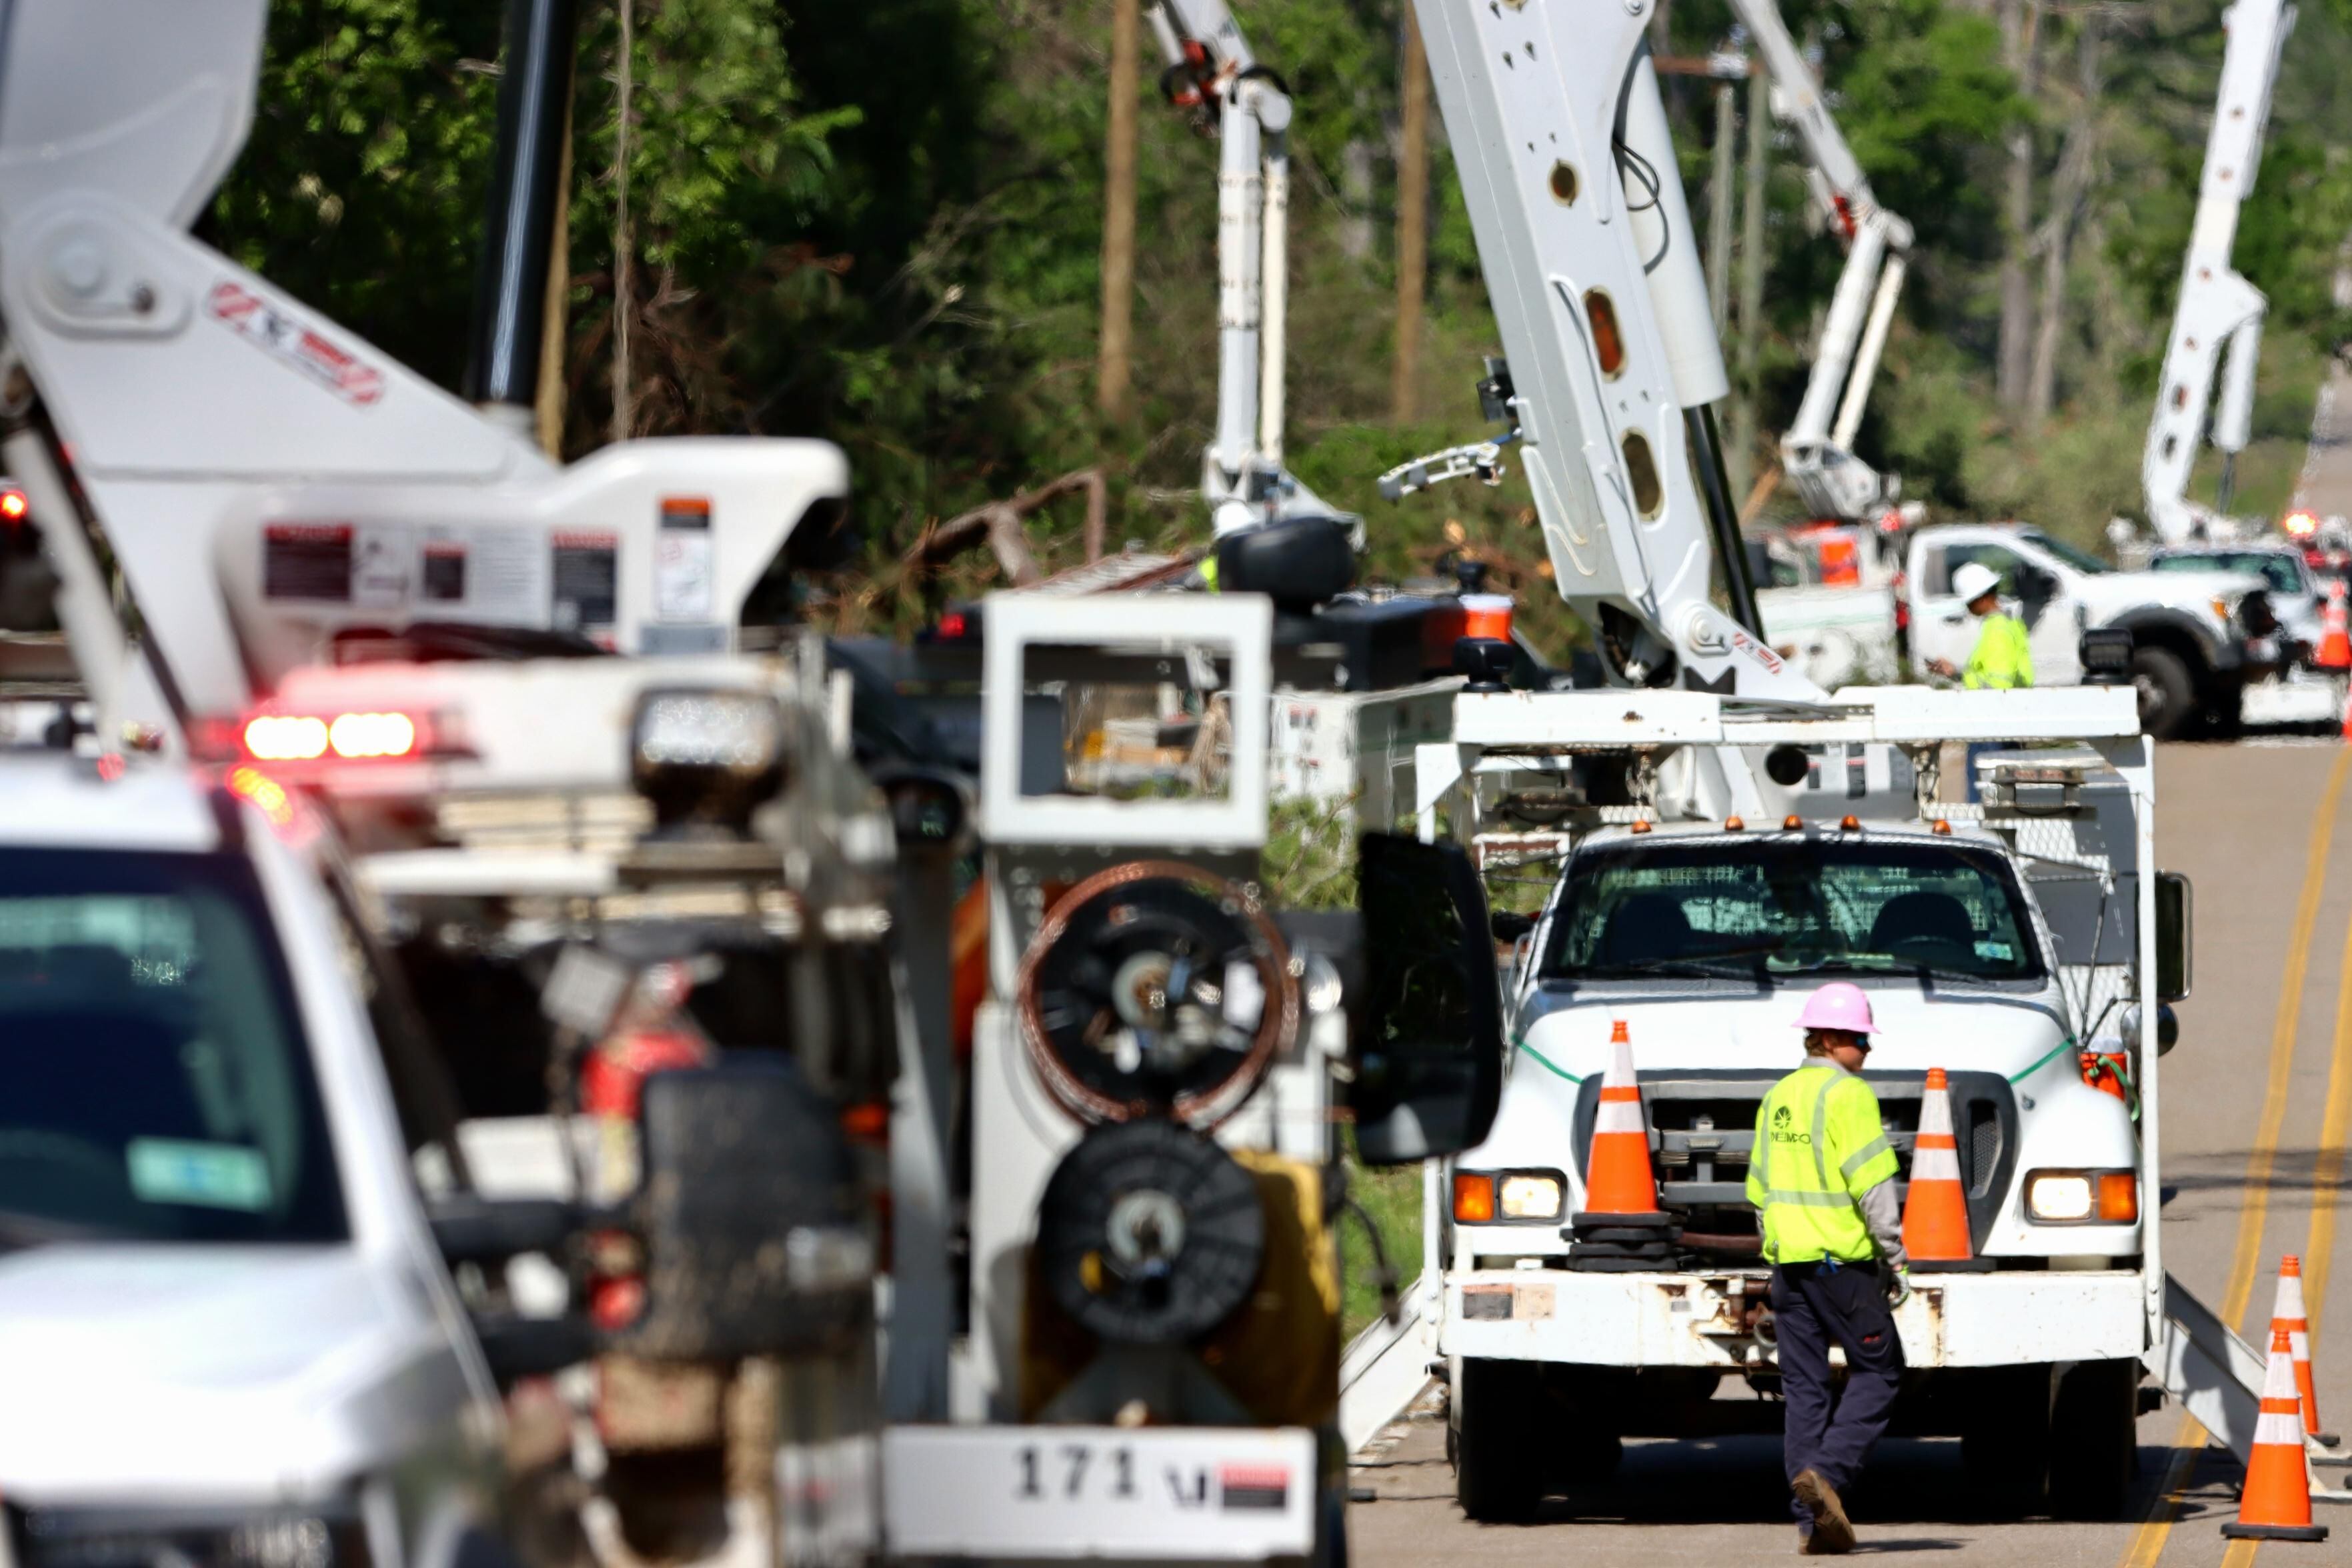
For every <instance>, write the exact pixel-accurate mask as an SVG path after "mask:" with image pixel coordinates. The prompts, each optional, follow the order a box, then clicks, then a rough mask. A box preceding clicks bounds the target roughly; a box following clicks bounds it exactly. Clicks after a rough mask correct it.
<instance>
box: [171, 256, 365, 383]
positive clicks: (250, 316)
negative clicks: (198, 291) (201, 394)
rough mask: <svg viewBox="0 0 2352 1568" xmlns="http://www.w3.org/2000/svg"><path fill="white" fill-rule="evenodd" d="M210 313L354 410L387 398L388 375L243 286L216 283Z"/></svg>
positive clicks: (207, 307) (209, 299)
mask: <svg viewBox="0 0 2352 1568" xmlns="http://www.w3.org/2000/svg"><path fill="white" fill-rule="evenodd" d="M205 314H206V315H208V316H210V317H212V319H214V320H215V321H218V322H221V323H222V324H223V325H225V326H226V327H228V328H229V329H232V330H234V331H235V332H236V334H237V335H238V336H239V337H241V338H243V339H245V340H247V342H249V343H257V344H259V345H260V346H261V347H262V348H264V349H267V350H269V351H270V353H272V354H274V355H276V356H277V357H278V359H279V360H280V361H284V362H285V363H287V364H289V365H291V366H293V367H294V368H295V369H296V370H298V371H301V372H302V373H303V374H304V375H306V376H308V377H310V379H311V380H312V381H314V382H317V383H318V384H319V385H320V386H322V387H324V388H326V389H327V390H328V391H329V392H332V393H334V394H335V395H336V396H337V397H339V398H341V399H342V400H343V401H344V402H348V403H351V404H352V405H353V406H354V407H358V408H366V407H368V406H369V405H370V404H372V403H373V402H375V401H376V400H377V399H379V398H381V397H383V371H379V370H377V369H376V368H375V367H374V366H373V365H371V364H368V363H367V362H365V361H362V360H361V359H360V358H359V356H357V355H356V354H353V353H352V351H351V350H348V349H345V348H343V347H341V345H340V344H337V343H335V342H333V341H332V340H330V339H328V338H327V337H326V336H325V335H324V334H323V333H320V331H319V330H317V329H315V328H312V327H310V326H309V325H307V324H305V323H304V322H303V321H302V320H301V319H299V318H297V317H295V316H293V315H291V314H290V313H289V312H287V311H284V310H281V309H279V308H278V307H276V306H274V305H272V304H270V303H269V302H268V301H267V300H265V299H263V298H261V296H259V295H258V294H256V293H255V292H254V291H253V290H251V289H250V288H247V287H245V286H244V285H243V284H241V283H237V282H235V281H232V280H227V279H224V280H223V281H221V282H219V283H216V284H215V285H214V286H213V291H212V292H211V293H210V294H208V295H206V296H205Z"/></svg>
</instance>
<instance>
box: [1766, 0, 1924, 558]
mask: <svg viewBox="0 0 2352 1568" xmlns="http://www.w3.org/2000/svg"><path fill="white" fill-rule="evenodd" d="M1732 9H1733V10H1734V11H1735V12H1737V13H1738V16H1739V19H1740V21H1741V22H1742V23H1743V24H1745V25H1746V26H1747V28H1748V33H1749V34H1750V35H1751V36H1752V37H1754V38H1755V40H1756V46H1757V49H1758V51H1759V53H1761V54H1762V55H1763V57H1764V66H1765V69H1766V70H1767V71H1769V73H1770V75H1771V78H1772V85H1773V87H1774V89H1777V91H1778V93H1779V96H1780V102H1781V107H1782V108H1783V110H1784V111H1785V112H1786V114H1787V116H1788V118H1789V120H1790V122H1791V123H1792V124H1794V125H1795V126H1796V128H1797V135H1798V136H1799V138H1800V139H1801V140H1802V141H1803V142H1804V144H1805V152H1806V156H1807V157H1808V158H1810V159H1811V162H1812V166H1813V172H1814V175H1815V178H1816V181H1817V183H1818V187H1819V190H1820V193H1821V195H1822V204H1823V205H1824V206H1825V207H1827V209H1828V211H1829V217H1830V221H1831V223H1832V225H1833V226H1834V227H1835V228H1836V229H1837V231H1838V235H1839V237H1840V238H1841V239H1842V240H1843V242H1844V243H1845V246H1846V260H1845V270H1844V271H1843V272H1842V273H1840V274H1839V275H1838V284H1837V290H1836V292H1835V293H1833V294H1832V295H1831V297H1830V310H1829V317H1828V319H1827V320H1826V321H1824V322H1823V323H1822V340H1821V347H1820V349H1819V350H1818V352H1817V353H1816V355H1815V357H1814V360H1813V370H1812V374H1811V377H1810V378H1809V379H1808V380H1807V381H1806V382H1805V396H1804V401H1803V402H1801V403H1800V404H1798V407H1797V419H1796V423H1793V424H1791V425H1790V427H1789V429H1788V431H1787V433H1786V434H1783V435H1782V436H1781V437H1780V466H1781V469H1782V471H1783V472H1784V473H1786V474H1787V475H1788V476H1789V479H1790V482H1791V483H1792V484H1794V485H1795V486H1797V493H1798V494H1799V495H1800V496H1801V497H1804V501H1805V504H1806V505H1807V506H1808V507H1811V508H1812V509H1813V511H1814V512H1815V514H1817V515H1819V516H1822V517H1837V518H1840V519H1843V520H1845V521H1852V522H1860V521H1864V520H1866V519H1869V518H1870V517H1873V516H1874V514H1876V513H1878V512H1880V511H1883V510H1884V509H1885V507H1887V506H1888V505H1890V504H1891V503H1892V502H1893V501H1894V500H1895V497H1896V494H1897V491H1898V486H1897V484H1896V482H1895V479H1894V478H1893V477H1892V476H1882V475H1880V474H1879V473H1877V472H1876V471H1875V470H1874V469H1873V468H1872V467H1871V466H1870V465H1868V464H1866V463H1864V462H1863V461H1862V460H1861V459H1860V458H1858V457H1856V456H1854V455H1853V439H1854V435H1855V434H1856V433H1857V432H1858V431H1859V430H1860V429H1861V428H1862V414H1863V410H1864V407H1865V406H1866V405H1867V404H1868V403H1869V402H1870V388H1871V383H1872V382H1874V381H1875V380H1876V379H1877V375H1878V360H1879V355H1880V354H1881V353H1882V352H1884V351H1885V347H1886V334H1887V332H1888V330H1889V329H1891V328H1892V327H1893V326H1894V323H1895V305H1896V302H1897V301H1898V300H1899V299H1900V298H1902V294H1903V279H1904V275H1905V273H1906V271H1907V270H1908V269H1909V267H1910V255H1911V225H1909V224H1907V223H1906V222H1904V221H1903V220H1902V219H1901V218H1899V217H1896V216H1895V214H1893V213H1890V212H1888V211H1887V210H1886V209H1885V208H1884V207H1882V206H1880V205H1879V204H1878V198H1877V197H1876V196H1875V195H1874V194H1873V193H1872V192H1871V189H1870V181H1869V180H1868V179H1867V178H1866V177H1865V176H1864V174H1863V172H1862V165H1861V164H1860V163H1858V162H1855V160H1854V156H1853V149H1852V148H1850V147H1848V146H1847V145H1846V143H1845V138H1844V137H1843V136H1842V135H1840V134H1839V133H1838V128H1837V121H1836V120H1833V119H1832V118H1831V116H1830V111H1829V107H1828V106H1827V105H1826V104H1824V103H1823V102H1822V94H1821V89H1820V88H1819V87H1817V86H1816V85H1815V83H1814V81H1813V73H1812V71H1811V68H1809V67H1808V66H1807V65H1806V64H1805V58H1804V57H1803V56H1802V55H1801V54H1800V53H1799V52H1798V50H1797V46H1796V44H1795V42H1794V41H1793V40H1791V39H1790V37H1789V29H1788V28H1787V27H1786V26H1783V25H1782V23H1781V21H1780V9H1779V7H1778V6H1776V5H1774V4H1773V0H1733V3H1732ZM1753 133H1754V132H1753V131H1751V132H1750V134H1753Z"/></svg>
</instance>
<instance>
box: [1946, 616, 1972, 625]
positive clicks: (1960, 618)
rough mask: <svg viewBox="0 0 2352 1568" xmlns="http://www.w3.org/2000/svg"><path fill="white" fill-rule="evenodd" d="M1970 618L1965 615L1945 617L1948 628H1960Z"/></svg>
mask: <svg viewBox="0 0 2352 1568" xmlns="http://www.w3.org/2000/svg"><path fill="white" fill-rule="evenodd" d="M1967 619H1968V617H1967V616H1965V615H1947V616H1945V617H1944V624H1945V625H1947V626H1958V624H1959V623H1960V622H1963V621H1966V620H1967Z"/></svg>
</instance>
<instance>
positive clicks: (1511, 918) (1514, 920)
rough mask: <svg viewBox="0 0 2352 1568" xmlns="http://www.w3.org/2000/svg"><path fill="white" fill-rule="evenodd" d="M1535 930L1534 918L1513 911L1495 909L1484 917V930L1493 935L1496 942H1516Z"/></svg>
mask: <svg viewBox="0 0 2352 1568" xmlns="http://www.w3.org/2000/svg"><path fill="white" fill-rule="evenodd" d="M1535 928H1536V917H1535V916H1534V915H1521V914H1518V913H1517V912H1516V911H1513V910H1508V909H1497V910H1496V911H1495V913H1494V914H1492V915H1488V916H1487V917H1486V929H1488V930H1489V931H1492V932H1493V933H1494V934H1495V940H1496V941H1497V942H1516V941H1517V940H1518V939H1519V938H1520V937H1522V936H1526V935H1527V934H1528V932H1530V931H1533V930H1534V929H1535Z"/></svg>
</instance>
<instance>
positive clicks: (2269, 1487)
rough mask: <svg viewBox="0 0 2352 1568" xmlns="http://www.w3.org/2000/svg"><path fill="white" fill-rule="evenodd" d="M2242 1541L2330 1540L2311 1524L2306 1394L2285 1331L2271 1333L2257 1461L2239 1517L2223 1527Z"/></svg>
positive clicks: (2250, 1472) (2254, 1460) (2257, 1433)
mask: <svg viewBox="0 0 2352 1568" xmlns="http://www.w3.org/2000/svg"><path fill="white" fill-rule="evenodd" d="M2221 1533H2222V1534H2224V1535H2226V1536H2229V1537H2231V1539H2232V1540H2237V1541H2325V1540H2326V1539H2327V1527H2326V1525H2324V1524H2314V1523H2312V1522H2311V1473H2310V1471H2308V1470H2307V1469H2305V1468H2304V1462H2303V1396H2301V1395H2299V1394H2297V1393H2296V1392H2295V1390H2294V1345H2293V1344H2292V1343H2290V1341H2289V1339H2288V1336H2287V1332H2286V1330H2284V1329H2273V1330H2272V1331H2271V1364H2270V1369H2269V1372H2268V1373H2267V1375H2264V1377H2263V1411H2262V1414H2261V1415H2260V1416H2256V1417H2254V1457H2253V1458H2252V1461H2251V1462H2249V1463H2248V1464H2247V1466H2246V1487H2245V1490H2243V1491H2242V1492H2241V1493H2239V1494H2238V1517H2237V1518H2235V1519H2233V1520H2231V1521H2230V1522H2229V1523H2227V1524H2224V1525H2223V1526H2222V1527H2221Z"/></svg>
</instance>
